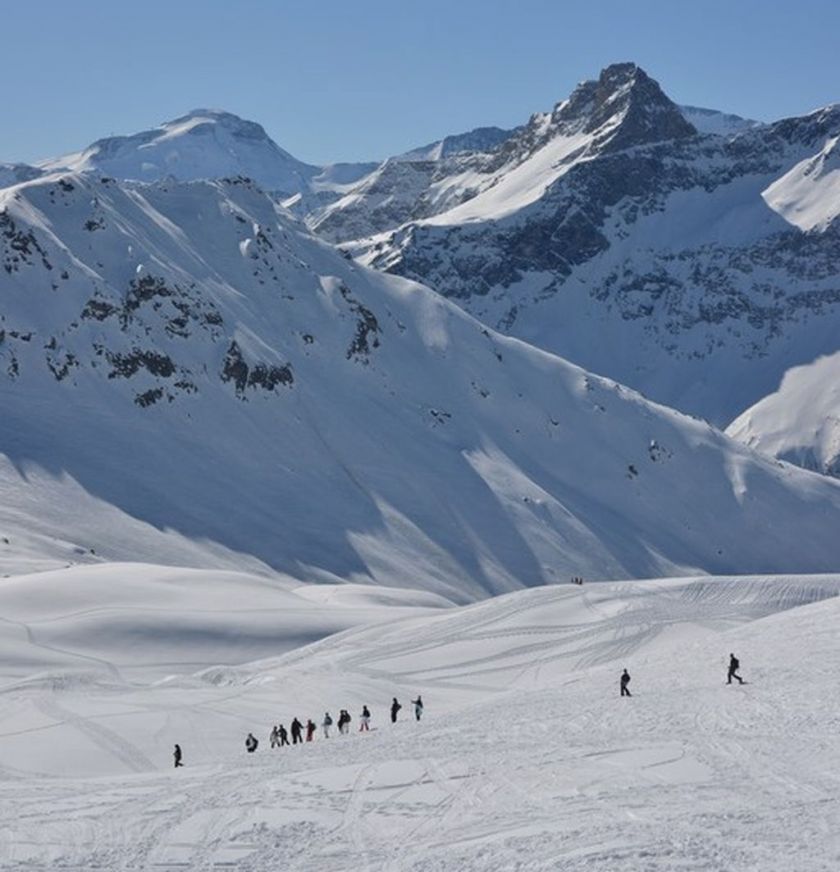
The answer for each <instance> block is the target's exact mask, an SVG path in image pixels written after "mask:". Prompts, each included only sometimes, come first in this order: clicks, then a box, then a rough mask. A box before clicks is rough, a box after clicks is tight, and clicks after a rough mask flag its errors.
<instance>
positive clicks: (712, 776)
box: [0, 576, 840, 872]
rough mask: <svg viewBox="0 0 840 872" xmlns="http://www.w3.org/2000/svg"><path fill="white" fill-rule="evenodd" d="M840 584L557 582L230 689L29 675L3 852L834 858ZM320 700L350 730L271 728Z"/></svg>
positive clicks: (312, 653)
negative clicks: (345, 713) (732, 655)
mask: <svg viewBox="0 0 840 872" xmlns="http://www.w3.org/2000/svg"><path fill="white" fill-rule="evenodd" d="M838 594H840V577H837V578H835V577H828V576H823V577H812V578H808V577H800V578H776V579H774V578H765V579H759V578H752V579H750V578H743V579H738V578H727V579H695V580H688V581H686V580H670V581H656V582H639V583H624V584H612V583H611V584H602V585H596V584H591V585H585V586H584V587H582V588H576V587H575V588H573V587H571V586H568V587H562V588H545V589H537V590H532V591H527V592H525V593H521V594H519V593H517V594H512V595H508V596H505V597H501V598H498V599H496V600H492V601H489V602H485V603H481V604H478V605H475V606H472V607H468V608H463V609H452V610H449V611H444V612H442V613H440V614H438V615H435V616H434V617H428V616H426V617H419V618H417V617H408V618H402V619H401V620H396V621H393V622H391V623H388V624H377V625H374V626H370V627H361V628H358V629H356V630H348V631H345V632H343V633H341V634H339V635H337V636H336V637H333V638H332V639H325V640H323V641H321V642H318V643H316V644H314V645H311V646H308V647H306V648H304V649H300V650H298V651H294V652H291V653H290V654H287V655H284V656H281V657H279V658H276V659H274V660H267V661H261V662H258V663H255V664H252V665H251V666H248V667H237V670H239V671H240V673H241V680H240V682H239V683H238V684H236V685H234V686H227V685H213V684H202V683H201V682H197V681H196V680H195V679H194V678H190V677H187V676H185V677H184V678H183V679H178V678H177V677H176V678H173V679H172V681H171V682H169V683H166V682H164V684H162V685H161V684H155V685H150V686H146V687H140V686H139V685H138V684H137V683H135V684H134V685H131V686H130V687H129V686H125V687H124V688H121V687H120V686H119V685H113V684H108V685H102V686H101V687H98V686H96V685H74V684H73V683H72V682H68V683H67V684H66V685H65V688H64V689H54V688H53V687H52V686H50V685H26V684H24V685H14V686H11V687H10V688H8V689H7V690H6V691H5V692H4V693H2V694H0V715H2V718H0V821H2V823H0V868H2V869H3V870H4V872H5V870H14V872H22V870H41V869H44V870H46V869H85V870H88V869H108V870H111V869H114V870H134V869H154V870H161V872H166V870H173V872H174V870H185V869H186V870H211V869H225V868H227V869H237V870H240V869H241V870H273V869H283V870H307V872H308V870H316V872H317V870H336V872H340V870H364V872H373V870H416V872H433V870H435V872H438V870H439V872H442V870H451V869H459V870H468V872H472V870H507V869H520V870H521V869H525V870H549V869H551V870H555V869H557V870H568V872H582V870H609V872H639V870H651V872H658V870H692V869H693V870H745V872H746V870H756V869H760V870H762V872H773V870H779V872H782V870H786V872H789V870H796V872H816V870H835V869H837V868H838V863H840V837H838V835H837V833H838V832H840V802H838V800H837V789H838V787H840V775H838V772H840V767H838V763H840V747H838V742H837V738H836V737H837V735H838V728H840V714H838V710H837V705H836V690H835V688H836V675H837V672H838V668H840V645H838V644H837V638H836V625H837V619H838V617H840V599H836V597H837V596H838ZM730 650H735V651H736V652H738V654H739V656H740V657H741V659H742V664H743V673H744V675H745V678H746V679H747V681H748V682H749V683H748V684H745V685H744V686H738V685H733V686H731V687H730V686H727V685H726V683H725V664H726V658H727V657H728V652H729V651H730ZM68 662H69V663H72V662H73V659H72V655H70V656H69V658H68ZM623 666H628V667H629V668H630V671H631V673H632V675H633V681H632V683H631V688H632V690H633V693H634V697H633V698H632V699H627V700H625V699H620V698H619V696H618V687H617V676H618V673H619V671H620V668H622V667H623ZM55 687H61V685H55ZM418 690H420V691H421V692H422V693H423V695H424V697H425V699H426V703H427V714H426V716H424V719H423V721H422V722H420V723H416V722H415V721H414V717H413V712H411V711H410V706H408V705H406V703H407V701H408V700H409V699H410V698H411V696H412V695H413V694H416V693H417V692H418ZM392 691H393V693H396V694H397V695H398V696H399V697H400V699H401V701H402V702H403V703H404V709H403V712H402V714H403V715H404V717H403V719H402V720H401V722H400V723H399V724H397V725H396V726H395V727H394V726H392V725H391V724H390V723H387V703H388V701H389V699H390V695H391V694H392ZM324 698H328V699H332V700H337V704H335V705H334V708H336V709H337V708H338V707H340V706H341V705H344V706H350V708H351V713H354V721H353V723H352V724H351V731H352V732H351V735H350V736H348V737H336V738H332V739H330V740H329V741H324V740H323V739H321V738H320V734H319V736H318V739H317V740H316V741H315V743H313V744H311V745H310V744H305V745H303V746H302V747H300V748H294V747H291V748H284V749H282V750H278V751H272V750H270V749H269V747H268V741H267V738H266V733H267V731H268V728H269V725H270V723H272V722H273V721H274V720H276V719H281V720H283V721H286V722H287V721H288V720H289V719H290V717H291V715H292V713H294V712H295V711H297V713H298V714H302V715H304V716H309V715H311V716H312V717H313V719H315V718H316V716H317V717H320V715H318V711H319V706H320V705H321V701H322V699H324ZM302 700H303V701H302ZM362 701H369V702H370V703H371V705H372V707H373V712H374V729H373V730H372V731H371V733H370V734H368V735H360V734H359V733H357V732H356V730H357V729H358V724H357V721H356V720H355V711H357V710H358V707H359V706H360V705H361V702H362ZM304 710H305V711H304ZM132 721H134V722H139V725H140V728H139V730H138V729H136V728H134V727H132ZM27 724H28V726H29V728H30V729H31V730H33V731H34V732H31V733H29V734H26V732H25V730H24V729H23V728H25V727H26V726H27ZM248 729H254V730H255V732H256V733H257V735H258V737H260V739H261V745H260V748H259V749H258V751H257V753H256V754H254V755H248V754H246V753H245V751H244V748H243V747H241V745H242V740H243V738H244V735H245V733H246V732H247V730H248ZM45 734H46V735H48V736H53V738H51V739H50V741H49V745H50V747H51V748H52V750H51V751H50V752H49V753H48V754H47V757H46V758H41V757H39V753H41V751H42V750H43V749H44V747H45V746H43V745H38V746H37V748H35V749H33V748H32V747H30V744H29V742H28V741H27V735H28V736H30V737H34V736H43V735H45ZM174 741H180V742H181V744H182V747H184V751H185V763H186V766H185V768H184V769H181V770H178V771H177V772H176V771H173V770H171V769H167V768H166V767H167V766H168V765H170V764H169V762H168V761H169V757H168V754H169V751H170V749H171V746H172V743H173V742H174ZM56 745H58V746H59V750H56V749H55V746H56ZM39 749H40V750H39ZM62 753H63V754H66V755H70V756H72V755H74V754H77V755H82V756H83V758H84V759H88V757H87V756H85V755H88V756H90V755H93V757H91V759H94V758H97V759H99V761H100V764H101V766H102V767H103V768H102V769H101V771H98V772H97V774H96V775H94V776H83V775H80V774H78V773H76V772H71V771H64V772H63V771H62V770H61V767H60V766H59V764H58V763H57V762H56V761H58V760H60V759H61V754H62ZM44 773H48V774H44Z"/></svg>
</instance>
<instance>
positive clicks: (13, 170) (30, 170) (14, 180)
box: [0, 163, 43, 188]
mask: <svg viewBox="0 0 840 872" xmlns="http://www.w3.org/2000/svg"><path fill="white" fill-rule="evenodd" d="M41 175H43V170H40V169H38V167H33V166H30V165H29V164H21V163H16V164H9V163H0V188H7V187H9V186H10V185H19V184H20V183H21V182H28V181H31V180H32V179H37V178H38V176H41Z"/></svg>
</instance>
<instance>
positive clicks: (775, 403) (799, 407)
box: [727, 352, 840, 477]
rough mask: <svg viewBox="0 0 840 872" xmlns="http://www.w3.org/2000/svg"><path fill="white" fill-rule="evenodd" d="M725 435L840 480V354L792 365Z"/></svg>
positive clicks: (736, 420)
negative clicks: (767, 394)
mask: <svg viewBox="0 0 840 872" xmlns="http://www.w3.org/2000/svg"><path fill="white" fill-rule="evenodd" d="M727 433H729V435H730V436H732V437H733V438H734V439H738V440H740V441H741V442H744V443H745V444H746V445H751V446H752V447H754V448H757V449H758V450H759V451H763V452H765V453H766V454H770V455H773V456H774V457H778V458H780V459H782V460H787V461H789V462H790V463H796V464H797V465H799V466H804V467H805V468H806V469H813V470H815V471H816V472H821V473H824V474H826V475H833V476H837V477H840V352H837V353H835V354H830V355H827V356H825V357H821V358H819V359H818V360H815V361H814V362H813V363H811V364H808V365H807V366H795V367H792V368H791V369H790V370H788V371H787V372H786V373H785V377H784V379H783V380H782V384H781V386H780V387H779V389H778V390H777V391H775V392H774V393H772V394H770V395H769V396H767V397H764V399H762V400H759V402H758V403H756V404H755V405H754V406H752V407H750V408H749V409H747V410H746V411H745V412H744V413H743V414H741V415H740V416H739V417H738V418H736V419H735V420H734V421H733V422H732V423H731V424H730V425H729V427H728V428H727Z"/></svg>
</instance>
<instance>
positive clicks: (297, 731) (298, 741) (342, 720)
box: [173, 694, 423, 769]
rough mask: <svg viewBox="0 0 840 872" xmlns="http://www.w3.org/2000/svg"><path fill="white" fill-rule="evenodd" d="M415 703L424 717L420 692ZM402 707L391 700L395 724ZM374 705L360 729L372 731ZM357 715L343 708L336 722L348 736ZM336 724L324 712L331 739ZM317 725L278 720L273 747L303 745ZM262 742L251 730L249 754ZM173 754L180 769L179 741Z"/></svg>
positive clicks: (247, 743) (271, 737) (365, 711)
mask: <svg viewBox="0 0 840 872" xmlns="http://www.w3.org/2000/svg"><path fill="white" fill-rule="evenodd" d="M411 704H412V705H413V706H414V718H415V720H418V721H419V720H420V718H422V717H423V697H421V696H420V695H419V694H418V695H417V699H413V700H411ZM401 709H402V705H401V704H400V702H399V700H398V699H397V698H396V697H394V698H393V700H392V701H391V723H392V724H395V723H396V722H397V720H398V717H399V713H400V710H401ZM370 719H371V714H370V709H369V708H368V707H367V706H366V705H363V706H362V712H361V714H360V715H359V732H360V733H367V732H370ZM352 720H353V718H352V717H351V716H350V712H348V711H347V709H341V711H340V712H339V714H338V722H337V723H336V726H337V727H338V732H339V733H340V734H341V735H342V736H346V735H347V734H348V733H349V732H350V723H351V721H352ZM332 726H333V719H332V715H331V714H330V713H329V712H325V713H324V719H323V720H322V721H321V729H322V730H323V731H324V738H325V739H329V737H330V728H331V727H332ZM317 729H318V728H317V725H316V724H315V722H314V721H313V720H312V718H309V719H307V721H306V724H305V725H304V724H303V723H302V722H301V721H300V720H299V719H298V718H295V719H294V720H293V721H292V723H291V724H290V726H289V729H288V730H287V729H286V727H285V726H284V725H283V724H275V725H274V726H273V727H272V728H271V732H270V733H269V744H270V746H271V747H272V748H282V747H283V746H284V745H289V744H292V745H302V744H303V743H304V742H311V741H312V740H313V739H314V738H315V732H316V730H317ZM290 732H291V736H292V741H291V743H290V742H289V733H290ZM259 745H260V741H259V739H258V738H257V737H256V736H255V735H254V734H253V733H248V735H247V737H246V738H245V750H246V751H247V752H248V753H249V754H253V753H254V751H256V750H257V748H258V747H259ZM173 757H174V759H175V768H176V769H177V768H178V767H179V766H183V765H184V763H183V754H182V753H181V746H180V745H176V746H175V751H174V753H173Z"/></svg>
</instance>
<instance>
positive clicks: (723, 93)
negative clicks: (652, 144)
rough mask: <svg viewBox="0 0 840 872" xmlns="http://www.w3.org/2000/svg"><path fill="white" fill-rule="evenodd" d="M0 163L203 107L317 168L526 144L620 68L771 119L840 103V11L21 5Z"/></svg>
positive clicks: (8, 55)
mask: <svg viewBox="0 0 840 872" xmlns="http://www.w3.org/2000/svg"><path fill="white" fill-rule="evenodd" d="M0 32H2V33H3V36H4V39H3V42H2V45H3V49H2V57H3V74H2V76H0V107H2V108H0V113H2V114H0V160H22V161H26V160H37V159H38V158H43V157H48V156H53V155H57V154H60V153H63V152H66V151H72V150H76V149H79V148H81V147H83V146H85V145H87V144H89V143H90V142H91V141H92V140H94V139H96V138H98V137H101V136H105V135H109V134H112V133H133V132H136V131H138V130H142V129H145V128H146V127H151V126H154V125H156V124H158V123H160V122H161V121H164V120H167V119H170V118H173V117H176V116H177V115H181V114H184V113H185V112H187V111H189V110H190V109H193V108H196V107H199V106H202V107H205V106H209V107H213V108H221V109H228V110H230V111H232V112H236V113H237V114H239V115H242V116H244V117H246V118H251V119H253V120H256V121H259V122H260V123H261V124H262V125H263V126H264V127H265V128H266V129H267V130H268V132H269V133H270V134H271V135H272V136H273V137H274V139H275V140H276V141H277V142H278V143H279V144H280V145H282V146H283V147H284V148H286V149H288V150H289V151H291V152H292V153H293V154H294V155H295V156H297V157H299V158H301V159H303V160H308V161H311V162H315V163H317V162H327V161H332V160H339V159H344V160H361V159H376V158H380V157H383V156H385V155H387V154H392V153H395V152H399V151H402V150H405V149H407V148H409V147H410V146H414V145H419V144H422V143H424V142H428V141H432V140H434V139H436V138H439V137H440V136H442V135H444V134H446V133H455V132H459V131H462V130H466V129H469V128H472V127H476V126H478V125H485V124H496V125H499V126H513V125H516V124H519V123H521V122H523V121H525V120H526V119H527V118H528V116H529V115H530V114H531V113H532V112H534V111H540V110H545V109H548V108H550V107H551V106H552V105H553V104H554V103H555V102H557V101H558V100H559V99H562V98H563V97H565V96H567V95H568V93H569V91H570V90H571V89H572V88H573V87H574V85H575V84H576V83H577V82H578V81H580V80H582V79H585V78H592V77H593V76H595V75H597V73H598V71H599V69H600V68H601V67H603V66H605V65H607V64H609V63H612V62H615V61H623V60H632V61H635V62H636V63H638V64H640V65H641V66H643V67H644V68H645V69H646V70H647V71H648V72H649V73H650V74H651V75H652V76H653V77H654V78H656V79H657V80H658V81H659V82H660V84H661V85H662V86H663V88H664V89H665V91H666V93H668V94H669V95H670V96H671V97H672V98H673V99H675V100H677V101H679V102H683V103H691V104H695V105H701V106H710V107H714V108H719V109H723V110H726V111H732V112H736V113H738V114H741V115H747V116H751V117H754V118H759V119H762V120H769V119H773V118H778V117H782V116H785V115H793V114H800V113H802V112H805V111H807V110H809V109H812V108H815V107H817V106H821V105H824V104H826V103H831V102H836V101H840V65H838V62H837V58H838V55H840V51H839V50H838V49H840V40H838V34H840V2H837V0H832V2H828V0H798V2H795V3H794V2H791V0H725V2H724V0H708V2H703V0H695V2H685V0H667V2H666V0H623V2H615V0H602V2H598V0H580V2H574V3H573V2H566V0H448V2H447V0H392V2H384V0H343V2H340V0H323V2H317V0H310V2H301V0H274V2H270V0H165V2H163V0H132V2H123V0H110V2H105V0H76V2H70V0H66V2H59V0H41V2H35V0H21V2H14V3H13V2H9V3H3V4H2V7H0Z"/></svg>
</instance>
